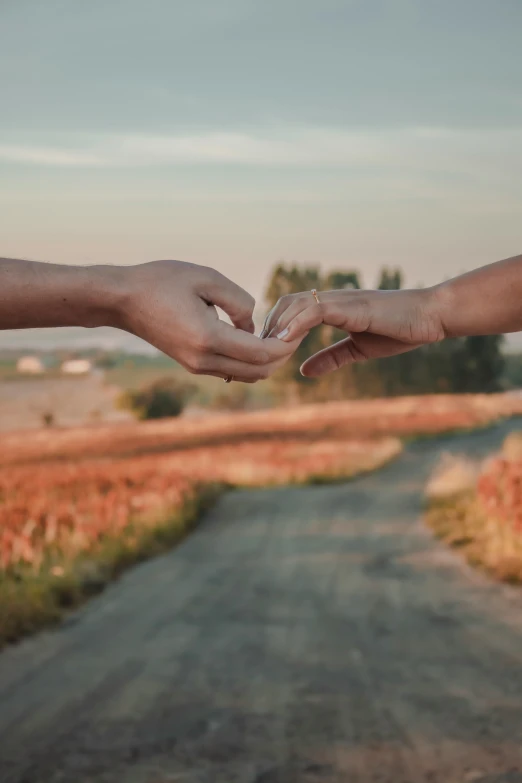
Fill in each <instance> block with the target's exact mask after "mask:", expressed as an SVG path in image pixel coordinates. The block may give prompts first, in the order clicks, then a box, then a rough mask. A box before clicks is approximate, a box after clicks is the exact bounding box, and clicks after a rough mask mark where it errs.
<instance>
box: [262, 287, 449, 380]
mask: <svg viewBox="0 0 522 783" xmlns="http://www.w3.org/2000/svg"><path fill="white" fill-rule="evenodd" d="M438 296H439V294H438V288H428V289H416V290H401V291H358V290H353V289H349V290H348V289H342V290H339V291H326V292H320V293H319V294H318V299H319V302H317V301H316V300H315V298H314V296H313V295H312V293H311V292H307V293H302V294H292V295H289V296H284V297H282V298H281V299H280V300H279V302H278V303H277V305H276V306H275V307H274V308H273V310H272V311H271V312H270V313H269V315H268V317H267V320H266V322H265V327H264V329H263V332H262V337H268V338H273V337H278V338H279V340H280V341H281V342H286V343H289V344H298V343H299V341H300V340H302V339H303V338H304V337H305V336H306V334H307V333H308V332H309V331H310V330H311V329H313V327H314V326H319V325H320V324H326V325H328V326H334V327H337V328H338V329H342V330H343V331H345V332H348V333H349V335H350V336H349V337H347V338H346V339H345V340H341V341H340V342H338V343H336V344H335V345H332V346H330V347H328V348H325V349H324V350H322V351H320V352H319V353H316V354H315V355H314V356H311V357H310V358H309V359H307V361H306V362H305V363H304V364H303V366H302V368H301V372H302V373H303V375H305V376H307V377H317V376H320V375H326V374H327V373H329V372H332V371H333V370H337V369H339V368H340V367H342V366H343V365H345V364H349V363H352V362H360V361H365V360H367V359H376V358H382V357H386V356H394V355H396V354H400V353H405V352H406V351H411V350H413V349H414V348H418V347H419V346H421V345H425V344H428V343H434V342H439V341H440V340H442V339H444V337H445V336H446V335H445V330H444V326H443V323H442V318H441V315H440V312H441V307H440V302H439V299H438Z"/></svg>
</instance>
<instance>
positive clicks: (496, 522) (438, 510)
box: [426, 433, 522, 584]
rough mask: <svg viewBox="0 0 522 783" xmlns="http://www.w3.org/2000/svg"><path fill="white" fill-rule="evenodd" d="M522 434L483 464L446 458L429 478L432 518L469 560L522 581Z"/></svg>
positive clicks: (428, 515)
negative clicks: (521, 448)
mask: <svg viewBox="0 0 522 783" xmlns="http://www.w3.org/2000/svg"><path fill="white" fill-rule="evenodd" d="M521 444H522V433H521V434H515V435H510V436H509V437H508V438H507V439H506V441H505V443H504V446H503V450H502V455H501V456H497V457H492V458H491V459H490V460H488V461H487V462H485V463H484V464H483V465H478V464H477V463H473V462H471V461H470V460H468V459H463V458H454V459H453V460H446V461H445V462H443V463H442V464H441V465H440V466H439V467H438V469H437V471H436V472H435V474H434V475H433V477H432V479H431V480H430V482H429V483H428V486H427V489H426V494H427V498H428V509H427V512H426V518H427V522H428V524H429V525H430V527H431V528H432V529H433V530H434V532H435V534H436V535H437V536H438V537H439V538H441V539H442V540H443V541H445V542H446V543H447V544H449V545H450V546H454V547H458V548H459V549H460V551H461V552H462V554H463V555H464V556H465V557H466V559H467V560H468V562H470V563H471V564H473V565H476V566H478V567H480V568H482V569H483V570H485V571H487V572H488V573H489V574H490V575H491V576H493V577H494V578H496V579H498V580H500V581H503V582H509V583H517V584H520V583H522V456H521V454H520V451H519V449H520V445H521Z"/></svg>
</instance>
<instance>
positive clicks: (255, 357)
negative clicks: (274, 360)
mask: <svg viewBox="0 0 522 783" xmlns="http://www.w3.org/2000/svg"><path fill="white" fill-rule="evenodd" d="M249 361H250V362H251V363H252V364H256V365H263V364H268V362H269V356H268V353H267V351H258V352H256V353H254V354H252V356H250V357H249Z"/></svg>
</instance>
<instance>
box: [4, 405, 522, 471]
mask: <svg viewBox="0 0 522 783" xmlns="http://www.w3.org/2000/svg"><path fill="white" fill-rule="evenodd" d="M513 415H522V397H517V396H515V395H508V394H492V395H462V396H452V395H433V396H424V397H399V398H394V399H384V400H355V401H350V402H333V403H326V404H322V405H303V406H299V407H295V408H279V409H276V410H267V411H260V412H256V413H234V414H230V413H229V414H220V415H216V416H208V417H205V418H201V419H167V420H162V421H150V422H140V423H134V422H132V423H130V424H128V423H124V424H111V425H100V426H91V427H75V428H71V429H65V430H51V431H50V430H36V431H32V432H30V433H27V432H19V433H17V432H12V433H8V434H5V435H4V436H3V437H2V451H1V453H0V465H2V464H3V465H6V464H12V463H14V462H30V461H36V462H41V461H42V460H49V459H63V458H68V459H70V458H72V459H75V460H76V459H78V458H85V457H88V456H91V457H92V456H109V455H110V456H115V457H116V456H132V455H136V454H143V453H152V452H161V451H163V452H167V451H173V450H177V449H185V448H187V447H188V446H204V445H212V444H214V445H216V444H219V443H223V444H231V443H237V442H238V441H243V442H244V441H246V440H248V441H253V440H260V439H261V440H266V439H269V438H270V439H276V440H277V441H281V440H282V439H298V438H304V439H309V438H317V437H325V438H328V439H336V438H339V437H341V438H343V439H347V438H356V439H361V438H373V437H377V436H382V435H386V436H388V435H396V436H400V437H402V436H406V437H407V436H414V435H418V434H434V433H442V432H450V431H452V430H458V429H466V428H473V427H479V426H483V425H487V424H489V423H492V422H494V421H496V420H498V419H500V418H502V417H508V416H513Z"/></svg>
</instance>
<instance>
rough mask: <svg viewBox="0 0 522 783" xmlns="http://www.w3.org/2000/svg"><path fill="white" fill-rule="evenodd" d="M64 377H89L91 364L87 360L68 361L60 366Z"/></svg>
mask: <svg viewBox="0 0 522 783" xmlns="http://www.w3.org/2000/svg"><path fill="white" fill-rule="evenodd" d="M61 371H62V372H63V373H65V374H66V375H89V374H90V373H91V372H92V362H90V361H89V360H88V359H68V360H67V361H66V362H64V363H63V364H62V366H61Z"/></svg>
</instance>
